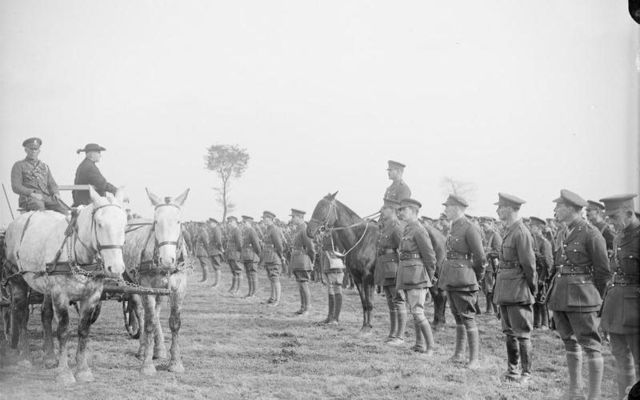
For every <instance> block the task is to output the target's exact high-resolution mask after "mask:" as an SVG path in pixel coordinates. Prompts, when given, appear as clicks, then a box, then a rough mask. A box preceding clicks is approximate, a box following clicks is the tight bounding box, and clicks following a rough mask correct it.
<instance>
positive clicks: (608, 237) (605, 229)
mask: <svg viewBox="0 0 640 400" xmlns="http://www.w3.org/2000/svg"><path fill="white" fill-rule="evenodd" d="M593 226H595V227H596V228H597V229H598V230H599V231H600V233H601V234H602V237H604V241H605V243H606V244H607V250H608V251H610V252H611V251H613V239H614V238H615V236H616V234H615V233H614V232H613V230H612V229H611V227H610V226H609V224H607V223H606V222H605V221H602V222H598V223H595V224H593Z"/></svg>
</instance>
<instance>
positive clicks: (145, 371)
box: [140, 364, 156, 376]
mask: <svg viewBox="0 0 640 400" xmlns="http://www.w3.org/2000/svg"><path fill="white" fill-rule="evenodd" d="M140 373H141V374H142V375H146V376H153V375H155V374H156V366H155V365H153V364H149V365H143V366H142V368H141V369H140Z"/></svg>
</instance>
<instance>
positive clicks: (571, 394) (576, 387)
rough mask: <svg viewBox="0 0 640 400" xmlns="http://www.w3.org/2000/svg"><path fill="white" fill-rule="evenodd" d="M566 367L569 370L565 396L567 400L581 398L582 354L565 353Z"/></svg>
mask: <svg viewBox="0 0 640 400" xmlns="http://www.w3.org/2000/svg"><path fill="white" fill-rule="evenodd" d="M566 357H567V367H568V369H569V389H568V391H567V393H566V394H565V397H566V398H568V399H574V398H580V397H581V396H582V352H581V351H579V349H578V351H576V352H573V351H567V352H566Z"/></svg>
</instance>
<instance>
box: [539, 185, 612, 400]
mask: <svg viewBox="0 0 640 400" xmlns="http://www.w3.org/2000/svg"><path fill="white" fill-rule="evenodd" d="M554 201H555V202H556V203H561V204H564V205H566V206H572V207H577V208H580V207H585V206H586V205H587V202H586V201H585V200H584V199H582V198H581V197H580V196H578V195H577V194H575V193H573V192H570V191H568V190H565V189H563V190H562V191H561V193H560V198H558V199H556V200H554ZM558 239H559V245H558V248H557V250H556V252H555V255H554V264H555V265H554V267H553V268H552V271H551V273H552V275H553V279H552V282H551V288H550V290H549V295H548V300H547V301H548V303H547V305H548V306H549V309H550V310H552V311H553V312H554V313H553V322H554V323H555V326H556V329H557V331H558V333H559V334H560V337H561V338H562V341H563V342H564V346H565V350H566V357H567V365H568V367H569V378H570V379H569V394H570V395H571V396H581V395H582V382H581V381H582V376H581V370H582V351H581V347H582V349H583V350H585V352H586V353H587V354H586V355H587V358H588V366H589V396H590V397H589V398H590V399H591V398H597V397H598V396H599V394H600V385H601V382H602V374H603V359H602V354H601V349H602V340H601V338H600V334H599V333H598V318H597V312H598V310H599V309H600V305H601V303H602V300H601V298H602V297H601V296H602V294H603V293H604V289H605V286H606V283H607V281H608V280H609V278H610V277H611V272H610V271H609V260H608V259H607V247H606V244H605V241H604V238H603V237H602V234H601V233H600V232H599V231H598V230H597V229H596V228H595V227H594V226H593V225H591V224H589V223H588V222H587V221H585V220H584V219H582V218H581V217H579V216H578V217H576V218H575V220H573V221H572V222H571V223H570V224H569V225H568V226H567V227H566V229H564V230H563V231H562V235H561V236H560V237H559V238H558Z"/></svg>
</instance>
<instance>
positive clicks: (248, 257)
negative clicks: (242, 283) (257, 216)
mask: <svg viewBox="0 0 640 400" xmlns="http://www.w3.org/2000/svg"><path fill="white" fill-rule="evenodd" d="M242 222H243V226H242V230H241V233H242V250H241V252H240V256H241V257H242V263H243V264H244V272H245V274H246V275H247V284H248V285H249V290H248V292H247V295H246V296H245V298H252V297H254V296H255V294H256V286H257V283H258V279H257V277H256V274H257V273H258V270H257V265H258V262H259V261H260V257H259V254H260V253H261V251H262V247H261V246H260V239H259V238H258V233H257V232H256V230H255V228H254V227H253V224H252V222H253V218H252V217H250V216H248V215H243V216H242Z"/></svg>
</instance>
